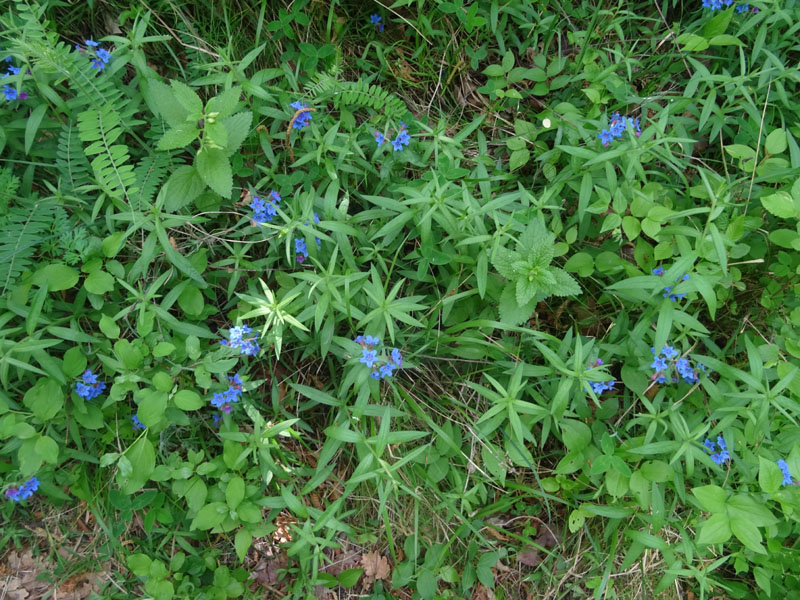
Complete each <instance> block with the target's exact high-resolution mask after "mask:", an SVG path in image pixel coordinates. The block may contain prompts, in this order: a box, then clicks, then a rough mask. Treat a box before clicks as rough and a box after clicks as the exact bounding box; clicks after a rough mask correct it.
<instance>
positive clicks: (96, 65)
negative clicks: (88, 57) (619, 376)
mask: <svg viewBox="0 0 800 600" xmlns="http://www.w3.org/2000/svg"><path fill="white" fill-rule="evenodd" d="M92 68H93V69H97V70H98V71H102V70H103V69H105V68H106V63H104V62H103V61H102V60H100V59H99V58H93V59H92Z"/></svg>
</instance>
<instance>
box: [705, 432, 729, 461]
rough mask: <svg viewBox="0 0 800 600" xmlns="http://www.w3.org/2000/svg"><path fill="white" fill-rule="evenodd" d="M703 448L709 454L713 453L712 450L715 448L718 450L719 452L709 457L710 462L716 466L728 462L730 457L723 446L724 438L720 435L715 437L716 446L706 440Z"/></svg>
mask: <svg viewBox="0 0 800 600" xmlns="http://www.w3.org/2000/svg"><path fill="white" fill-rule="evenodd" d="M703 446H705V448H706V450H707V451H709V452H714V450H715V449H716V448H717V447H718V448H719V452H716V453H714V454H712V455H711V460H713V461H714V462H715V463H716V464H718V465H722V464H723V463H724V462H726V461H728V460H730V458H731V455H730V454H728V448H727V446H726V445H725V438H723V437H722V436H721V435H718V436H717V443H716V445H715V444H714V442H712V441H711V440H709V439H706V441H705V442H703Z"/></svg>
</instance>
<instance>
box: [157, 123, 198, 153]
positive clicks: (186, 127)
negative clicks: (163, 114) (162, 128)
mask: <svg viewBox="0 0 800 600" xmlns="http://www.w3.org/2000/svg"><path fill="white" fill-rule="evenodd" d="M199 133H200V130H199V129H197V125H193V124H191V123H181V124H180V125H178V126H177V127H173V128H172V129H169V130H168V131H167V132H166V133H165V134H164V135H163V136H162V138H161V139H160V140H158V145H157V146H156V147H157V148H158V149H159V150H174V149H176V148H184V147H186V146H188V145H189V144H191V143H192V142H193V141H194V140H195V139H197V135H198V134H199Z"/></svg>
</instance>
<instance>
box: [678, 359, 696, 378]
mask: <svg viewBox="0 0 800 600" xmlns="http://www.w3.org/2000/svg"><path fill="white" fill-rule="evenodd" d="M675 368H676V369H677V370H678V373H679V374H680V376H681V377H683V380H684V381H685V382H686V383H696V382H697V381H698V379H697V375H696V374H695V371H694V368H693V367H692V364H691V363H690V362H689V359H688V358H679V359H678V360H676V361H675Z"/></svg>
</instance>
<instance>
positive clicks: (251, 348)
mask: <svg viewBox="0 0 800 600" xmlns="http://www.w3.org/2000/svg"><path fill="white" fill-rule="evenodd" d="M252 332H253V330H252V329H251V328H250V327H248V326H247V325H244V324H243V325H241V326H240V327H231V328H230V330H229V331H228V338H229V339H228V340H224V339H223V340H220V342H219V343H220V344H221V345H223V346H229V347H231V348H236V349H238V350H239V354H245V355H247V356H255V355H256V354H258V351H259V350H260V349H261V347H260V346H259V345H258V342H257V341H256V337H250V338H246V339H245V338H244V336H245V335H247V334H249V333H252Z"/></svg>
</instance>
